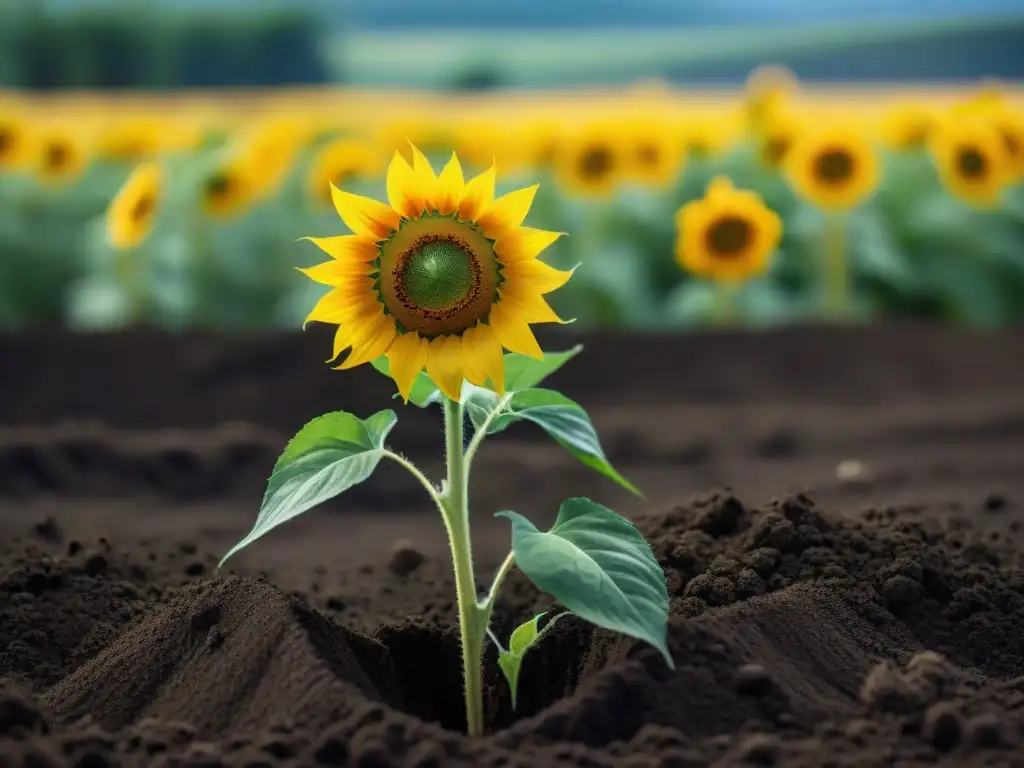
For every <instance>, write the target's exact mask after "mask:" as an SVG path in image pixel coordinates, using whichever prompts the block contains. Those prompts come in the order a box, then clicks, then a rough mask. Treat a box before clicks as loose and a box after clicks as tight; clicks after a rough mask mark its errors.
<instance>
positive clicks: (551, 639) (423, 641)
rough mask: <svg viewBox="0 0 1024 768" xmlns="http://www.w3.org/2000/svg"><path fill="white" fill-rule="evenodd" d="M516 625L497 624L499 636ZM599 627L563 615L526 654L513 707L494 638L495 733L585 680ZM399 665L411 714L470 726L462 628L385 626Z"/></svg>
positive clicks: (491, 726)
mask: <svg viewBox="0 0 1024 768" xmlns="http://www.w3.org/2000/svg"><path fill="white" fill-rule="evenodd" d="M512 628H513V625H511V624H510V625H509V626H508V627H500V626H496V627H494V629H495V631H496V632H497V634H498V636H499V637H502V636H507V635H508V634H509V633H510V632H511V630H512ZM592 634H593V629H592V628H590V627H589V626H587V625H586V624H584V623H583V622H581V621H578V620H575V619H573V618H572V617H568V618H566V619H562V620H561V621H560V622H559V623H558V624H557V625H556V626H555V628H554V629H553V630H552V631H551V632H550V633H549V634H548V635H547V636H545V638H544V640H543V641H542V642H541V643H540V644H539V645H537V646H536V647H534V648H532V649H531V650H530V652H529V653H528V654H527V655H526V657H525V658H524V660H523V667H522V670H521V672H520V678H519V697H518V699H519V700H518V702H517V708H516V710H515V711H514V712H513V710H512V703H511V700H510V698H509V691H508V686H507V684H506V682H505V678H504V677H503V676H502V674H501V671H500V669H499V667H498V654H497V650H496V649H495V647H494V645H493V643H491V642H488V643H487V646H486V648H485V650H484V718H485V720H486V723H487V730H488V732H490V733H493V732H494V731H499V730H502V729H504V728H507V727H509V726H510V725H512V724H513V723H514V722H516V721H517V720H522V719H525V718H528V717H532V716H533V715H536V714H537V713H538V712H540V711H541V710H543V709H545V708H547V707H549V706H551V705H552V704H554V703H555V702H556V701H558V700H559V699H562V698H565V697H566V696H570V695H572V693H573V692H574V691H575V690H576V685H577V683H578V682H579V665H580V663H581V661H582V660H583V658H584V657H585V655H586V653H587V651H588V649H589V645H590V639H591V636H592ZM375 638H376V640H378V641H379V642H380V643H382V644H383V645H385V646H386V647H387V648H388V650H389V652H390V654H391V660H392V662H393V664H394V666H395V671H396V673H397V676H398V681H399V685H400V686H401V688H402V694H403V698H404V701H405V712H406V714H409V715H412V716H413V717H417V718H419V719H421V720H426V721H429V722H434V723H438V724H439V725H440V726H441V727H442V728H445V729H447V730H451V731H457V732H465V729H466V712H465V703H464V699H463V695H462V690H463V689H462V655H461V651H460V645H459V633H458V629H457V628H456V627H454V626H448V625H441V624H416V623H409V624H402V625H397V626H385V627H382V628H381V629H379V630H378V631H377V633H376V635H375Z"/></svg>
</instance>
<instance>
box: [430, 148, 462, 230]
mask: <svg viewBox="0 0 1024 768" xmlns="http://www.w3.org/2000/svg"><path fill="white" fill-rule="evenodd" d="M465 187H466V182H465V181H464V179H463V176H462V166H461V165H460V164H459V158H458V156H456V154H455V153H454V152H452V159H451V160H449V161H448V163H447V164H446V165H445V167H444V168H442V169H441V175H440V176H438V177H437V191H436V193H435V195H434V200H433V203H434V206H433V207H434V208H435V209H436V210H437V212H438V213H440V214H442V215H443V214H449V213H453V212H455V211H456V210H458V207H459V201H460V200H461V199H462V193H463V190H464V189H465Z"/></svg>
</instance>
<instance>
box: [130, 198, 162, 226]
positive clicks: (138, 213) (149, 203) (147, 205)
mask: <svg viewBox="0 0 1024 768" xmlns="http://www.w3.org/2000/svg"><path fill="white" fill-rule="evenodd" d="M155 202H156V201H155V200H154V199H153V196H152V195H142V196H141V197H140V198H139V199H138V200H136V201H135V205H133V206H132V210H131V214H130V215H131V219H132V221H134V222H141V221H143V220H144V219H145V218H146V217H147V216H149V214H150V212H151V211H152V210H153V207H154V204H155Z"/></svg>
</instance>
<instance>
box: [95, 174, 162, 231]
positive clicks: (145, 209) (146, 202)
mask: <svg viewBox="0 0 1024 768" xmlns="http://www.w3.org/2000/svg"><path fill="white" fill-rule="evenodd" d="M163 191H164V171H163V168H161V167H160V164H159V163H157V162H155V161H152V160H150V161H147V162H145V163H142V164H140V165H138V166H136V168H135V170H134V171H132V173H131V175H130V176H129V177H128V179H127V180H126V181H125V183H124V185H123V186H122V187H121V189H120V190H119V191H118V193H117V194H116V195H115V196H114V199H113V200H112V201H111V202H110V207H109V208H107V237H108V238H109V240H110V243H111V245H113V246H114V247H115V248H117V249H119V250H126V249H128V248H135V247H136V246H138V245H139V244H140V243H142V241H143V240H145V239H146V238H147V237H148V236H149V234H150V232H152V231H153V225H154V224H155V223H156V217H157V214H158V213H159V211H160V200H161V197H162V196H163Z"/></svg>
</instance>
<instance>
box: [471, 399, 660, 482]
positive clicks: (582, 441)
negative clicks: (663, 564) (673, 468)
mask: <svg viewBox="0 0 1024 768" xmlns="http://www.w3.org/2000/svg"><path fill="white" fill-rule="evenodd" d="M463 401H464V402H465V403H466V410H467V411H468V413H469V417H470V419H471V420H472V421H473V425H474V426H475V427H476V428H477V429H481V428H483V425H484V424H485V423H487V434H489V435H493V434H495V433H497V432H501V431H503V430H505V429H508V427H509V426H511V425H512V424H514V423H515V422H517V421H531V422H533V423H534V424H536V425H537V426H539V427H540V428H541V429H543V430H544V431H545V432H547V433H548V434H549V435H550V436H551V437H553V438H554V439H555V441H556V442H558V443H559V444H560V445H562V446H563V447H564V448H565V449H566V450H568V451H569V453H571V454H572V455H573V456H575V457H576V458H577V459H578V460H579V461H580V462H581V463H583V464H584V465H586V466H588V467H590V468H591V469H593V470H595V471H597V472H600V473H601V474H602V475H604V476H605V477H607V478H608V479H609V480H612V481H614V482H616V483H618V484H619V485H621V486H622V487H623V488H625V489H626V490H628V491H629V492H630V493H634V494H636V495H637V496H641V497H642V496H643V494H642V493H641V492H640V490H639V489H638V488H637V487H636V486H635V485H633V484H632V483H631V482H630V481H629V480H627V479H626V478H624V477H623V476H622V475H620V474H619V473H618V472H617V471H616V470H615V468H614V467H612V465H611V463H610V462H609V461H608V459H607V457H606V456H605V455H604V450H603V449H602V448H601V441H600V440H599V439H598V436H597V431H596V430H595V429H594V425H593V424H591V423H590V417H589V416H588V415H587V412H586V411H585V410H583V408H582V407H581V406H580V405H578V404H577V403H575V402H574V401H572V400H570V399H569V398H568V397H566V396H565V395H563V394H561V393H560V392H555V391H554V390H553V389H524V390H523V391H521V392H516V393H514V394H513V395H512V397H511V398H510V399H509V401H508V403H507V405H506V406H505V408H504V409H503V411H502V413H500V414H497V415H492V414H493V411H494V409H495V408H497V407H498V405H499V404H500V403H501V400H500V398H498V396H497V395H494V393H492V392H488V391H487V390H481V389H479V388H473V389H471V390H468V391H464V393H463ZM488 419H490V421H489V422H488V421H487V420H488Z"/></svg>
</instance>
